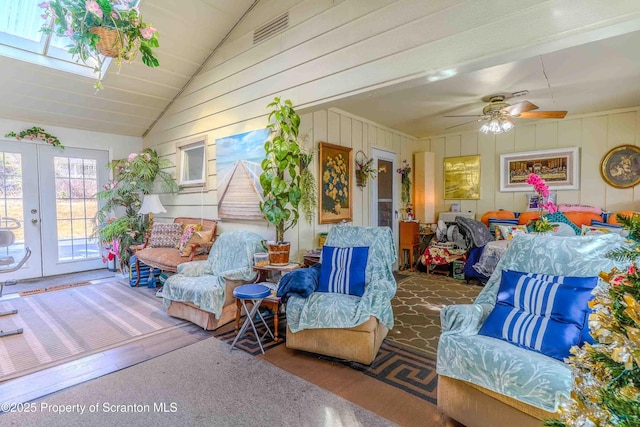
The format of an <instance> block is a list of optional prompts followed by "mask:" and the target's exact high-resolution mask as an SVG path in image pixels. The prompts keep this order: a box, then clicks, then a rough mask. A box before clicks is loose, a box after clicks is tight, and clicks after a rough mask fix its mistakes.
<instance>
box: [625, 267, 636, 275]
mask: <svg viewBox="0 0 640 427" xmlns="http://www.w3.org/2000/svg"><path fill="white" fill-rule="evenodd" d="M637 273H638V267H636V266H635V265H630V266H629V268H627V274H629V275H633V274H637Z"/></svg>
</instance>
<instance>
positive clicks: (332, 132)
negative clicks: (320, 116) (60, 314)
mask: <svg viewBox="0 0 640 427" xmlns="http://www.w3.org/2000/svg"><path fill="white" fill-rule="evenodd" d="M327 120H328V122H327V140H326V141H325V142H330V143H331V144H340V114H338V113H336V112H334V111H329V113H328V114H327Z"/></svg>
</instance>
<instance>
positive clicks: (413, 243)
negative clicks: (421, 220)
mask: <svg viewBox="0 0 640 427" xmlns="http://www.w3.org/2000/svg"><path fill="white" fill-rule="evenodd" d="M419 250H420V224H418V223H417V222H406V221H401V222H400V269H401V270H402V269H404V268H405V267H406V266H407V262H406V258H405V255H404V254H405V251H407V252H408V253H409V263H408V266H409V269H410V270H413V268H414V261H413V255H414V253H415V252H416V251H419Z"/></svg>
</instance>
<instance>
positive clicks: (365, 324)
mask: <svg viewBox="0 0 640 427" xmlns="http://www.w3.org/2000/svg"><path fill="white" fill-rule="evenodd" d="M325 247H341V248H351V247H368V248H369V252H368V259H367V263H366V270H365V288H364V294H363V295H362V296H361V297H358V296H353V295H345V294H339V293H327V292H313V293H311V295H310V296H308V297H307V298H301V297H299V296H291V297H290V298H289V300H288V301H287V306H286V309H287V341H286V342H287V347H288V348H293V349H298V350H305V351H309V352H313V353H319V354H324V355H327V356H332V357H337V358H341V359H347V360H352V361H355V362H360V363H364V364H367V365H368V364H370V363H371V362H372V361H373V359H375V357H376V355H377V353H378V350H379V349H380V345H381V344H382V340H383V339H384V337H385V336H387V332H388V331H389V329H391V328H392V327H393V310H392V308H391V299H392V298H393V296H394V295H395V292H396V281H395V279H394V278H393V273H392V270H391V267H392V265H393V262H394V261H395V259H396V248H395V245H394V244H393V236H392V234H391V229H389V228H388V227H359V226H334V227H333V228H332V229H331V230H330V231H329V234H328V236H327V240H326V242H325ZM321 262H323V260H321ZM323 266H324V265H323Z"/></svg>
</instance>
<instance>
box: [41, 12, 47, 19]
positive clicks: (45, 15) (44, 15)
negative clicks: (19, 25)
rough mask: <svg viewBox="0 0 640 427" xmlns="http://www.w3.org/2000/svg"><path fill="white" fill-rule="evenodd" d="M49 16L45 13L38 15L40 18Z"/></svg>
mask: <svg viewBox="0 0 640 427" xmlns="http://www.w3.org/2000/svg"><path fill="white" fill-rule="evenodd" d="M48 17H49V15H47V14H46V13H43V14H42V15H40V18H42V19H47V18H48Z"/></svg>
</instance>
